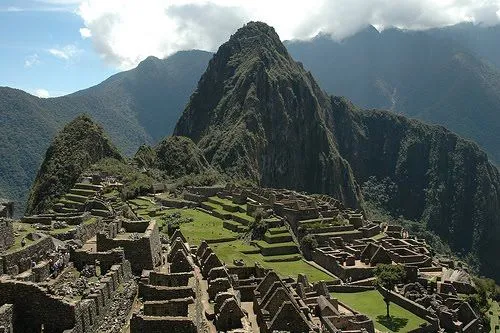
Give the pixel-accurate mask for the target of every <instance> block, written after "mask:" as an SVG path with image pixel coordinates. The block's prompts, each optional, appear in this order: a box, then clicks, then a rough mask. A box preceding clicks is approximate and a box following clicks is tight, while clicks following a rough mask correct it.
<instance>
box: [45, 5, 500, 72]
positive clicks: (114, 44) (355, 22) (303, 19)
mask: <svg viewBox="0 0 500 333" xmlns="http://www.w3.org/2000/svg"><path fill="white" fill-rule="evenodd" d="M40 1H45V2H52V3H57V2H59V3H61V2H73V1H76V0H40ZM77 12H78V15H80V16H81V18H82V19H83V21H84V27H82V29H81V30H80V34H81V35H82V37H83V38H90V39H91V40H92V42H93V44H94V47H95V49H96V50H97V52H98V53H99V54H100V55H101V56H102V57H103V58H104V59H105V60H106V61H108V62H110V63H112V64H114V65H117V66H119V67H120V68H130V67H133V66H135V65H136V64H137V63H138V62H139V61H141V60H142V59H144V58H146V57H147V56H149V55H155V56H158V57H165V56H168V55H169V54H172V53H174V52H176V51H178V50H183V49H192V48H198V49H205V50H210V51H214V50H216V49H217V47H218V46H219V45H220V44H221V43H223V42H224V41H225V40H227V39H228V37H229V36H230V35H231V34H232V33H233V32H234V31H235V30H236V29H237V28H239V27H240V26H242V25H243V24H244V23H246V22H248V21H249V20H259V21H264V22H266V23H268V24H270V25H272V26H274V27H275V28H276V31H277V32H278V34H279V35H280V36H281V38H282V39H293V38H298V39H303V38H309V37H312V36H314V35H316V34H317V33H318V32H320V31H322V32H327V33H331V34H332V35H333V36H334V37H336V38H338V39H342V38H344V37H347V36H349V35H351V34H353V33H355V32H357V31H358V30H360V29H362V28H363V27H366V26H367V25H368V24H373V25H375V26H377V27H380V28H384V27H392V26H396V27H400V28H408V29H426V28H431V27H439V26H446V25H451V24H455V23H459V22H462V21H471V22H474V23H481V22H482V23H483V24H486V25H493V24H497V23H499V21H500V0H404V1H395V0H308V1H307V2H306V1H298V0H289V1H286V2H284V1H278V0H251V1H250V0H127V1H123V0H106V1H103V0H81V3H80V5H79V9H78V11H77ZM82 31H83V32H82Z"/></svg>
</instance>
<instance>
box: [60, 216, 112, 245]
mask: <svg viewBox="0 0 500 333" xmlns="http://www.w3.org/2000/svg"><path fill="white" fill-rule="evenodd" d="M103 228H104V222H103V221H102V219H101V218H97V219H96V220H94V221H93V222H91V223H83V224H79V225H77V226H76V227H75V229H73V230H70V231H68V232H66V233H61V234H58V235H56V236H54V237H56V238H57V239H60V240H63V241H65V240H70V239H78V240H80V241H82V242H83V243H85V242H86V241H88V240H89V239H91V238H92V237H95V235H96V234H97V233H98V232H100V231H101V230H103Z"/></svg>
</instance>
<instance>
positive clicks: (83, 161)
mask: <svg viewBox="0 0 500 333" xmlns="http://www.w3.org/2000/svg"><path fill="white" fill-rule="evenodd" d="M105 157H112V158H115V159H117V160H121V159H122V157H121V156H120V154H119V153H118V150H117V149H116V148H115V147H114V146H113V144H111V142H110V141H109V140H108V138H107V137H106V136H105V134H104V131H103V129H102V128H101V127H100V126H98V125H96V124H95V123H93V122H92V120H91V119H90V118H89V117H88V116H79V117H77V118H76V119H75V120H73V121H71V122H70V123H69V124H68V125H66V126H65V127H64V128H63V130H62V131H61V132H60V133H59V134H58V135H57V136H56V138H55V139H54V142H52V144H51V145H50V147H49V149H48V150H47V153H46V154H45V159H44V161H43V163H42V166H41V167H40V170H39V171H38V175H37V177H36V179H35V182H34V183H33V187H32V188H31V192H30V196H29V200H28V207H27V210H26V211H27V213H29V214H35V213H41V212H44V211H47V210H48V209H50V208H51V207H52V205H53V204H54V203H55V201H56V200H57V199H58V198H59V197H60V196H61V195H63V194H65V193H67V192H68V191H69V190H70V189H71V188H72V187H73V185H74V184H75V183H76V182H77V180H78V178H79V177H80V175H81V174H82V172H83V171H85V170H86V169H88V168H89V167H90V166H91V165H92V164H94V163H96V162H98V161H99V160H100V159H102V158H105Z"/></svg>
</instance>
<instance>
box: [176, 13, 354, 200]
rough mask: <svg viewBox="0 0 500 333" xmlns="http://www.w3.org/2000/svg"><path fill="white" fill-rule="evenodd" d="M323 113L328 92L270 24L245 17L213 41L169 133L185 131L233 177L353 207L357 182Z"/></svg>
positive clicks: (328, 104) (328, 108)
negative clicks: (218, 42) (214, 48)
mask: <svg viewBox="0 0 500 333" xmlns="http://www.w3.org/2000/svg"><path fill="white" fill-rule="evenodd" d="M329 113H331V102H330V99H329V98H328V96H327V95H326V94H325V93H324V92H323V91H322V90H321V89H320V88H319V87H318V85H317V84H316V82H315V81H314V79H313V78H312V77H311V75H310V74H309V73H307V72H306V71H305V70H304V69H303V68H302V66H301V65H300V64H298V63H296V62H295V61H293V59H292V58H291V57H290V56H289V54H288V52H287V51H286V49H285V47H284V46H283V44H282V43H281V41H280V39H279V37H278V35H277V34H276V32H275V31H274V29H273V28H271V27H269V26H267V25H266V24H263V23H258V22H251V23H248V24H247V25H246V26H245V27H243V28H241V29H239V30H238V31H237V32H236V33H235V34H234V35H233V36H232V37H231V38H230V40H229V41H228V42H227V43H225V44H223V45H222V46H221V47H220V48H219V50H218V52H217V54H216V55H215V56H214V58H213V59H212V60H211V61H210V63H209V65H208V69H207V71H206V72H205V74H204V75H203V76H202V77H201V79H200V82H199V83H198V88H197V90H196V92H195V93H194V94H193V95H192V97H191V100H190V102H189V104H188V106H187V107H186V109H185V110H184V113H183V115H182V117H181V119H180V120H179V122H178V123H177V126H176V128H175V131H174V133H175V135H182V136H187V137H190V138H192V139H193V141H195V142H196V143H197V144H198V146H199V147H200V148H201V149H202V151H203V152H204V154H205V156H206V158H207V160H208V161H209V162H210V163H211V164H212V165H213V166H214V167H216V168H218V169H221V170H223V171H224V172H225V173H226V174H229V175H231V176H232V177H236V178H250V179H253V180H255V181H257V182H259V183H260V184H261V185H264V186H273V187H289V188H295V189H299V190H306V191H311V192H323V193H329V194H332V195H335V196H337V197H338V198H341V199H343V200H344V202H346V204H348V205H350V206H353V207H358V206H359V204H360V197H359V192H358V186H357V184H356V182H355V181H354V177H353V174H352V172H351V169H350V167H349V164H348V163H347V162H346V161H345V160H344V159H343V158H342V157H341V156H340V155H339V153H338V151H337V149H336V147H335V146H336V143H335V139H334V136H333V134H332V132H331V130H330V129H329V128H328V126H327V121H326V118H327V116H328V114H329Z"/></svg>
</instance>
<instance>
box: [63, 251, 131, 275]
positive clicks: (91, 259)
mask: <svg viewBox="0 0 500 333" xmlns="http://www.w3.org/2000/svg"><path fill="white" fill-rule="evenodd" d="M124 259H125V254H124V253H123V249H113V250H109V251H106V252H88V251H85V250H83V249H76V250H74V249H70V261H71V262H73V265H74V266H75V267H76V268H77V269H78V270H79V271H80V270H82V269H83V267H84V266H85V265H95V264H96V261H98V262H99V266H100V267H101V272H102V273H106V272H107V271H108V270H109V269H110V268H111V266H113V265H116V264H120V263H122V262H123V260H124Z"/></svg>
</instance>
